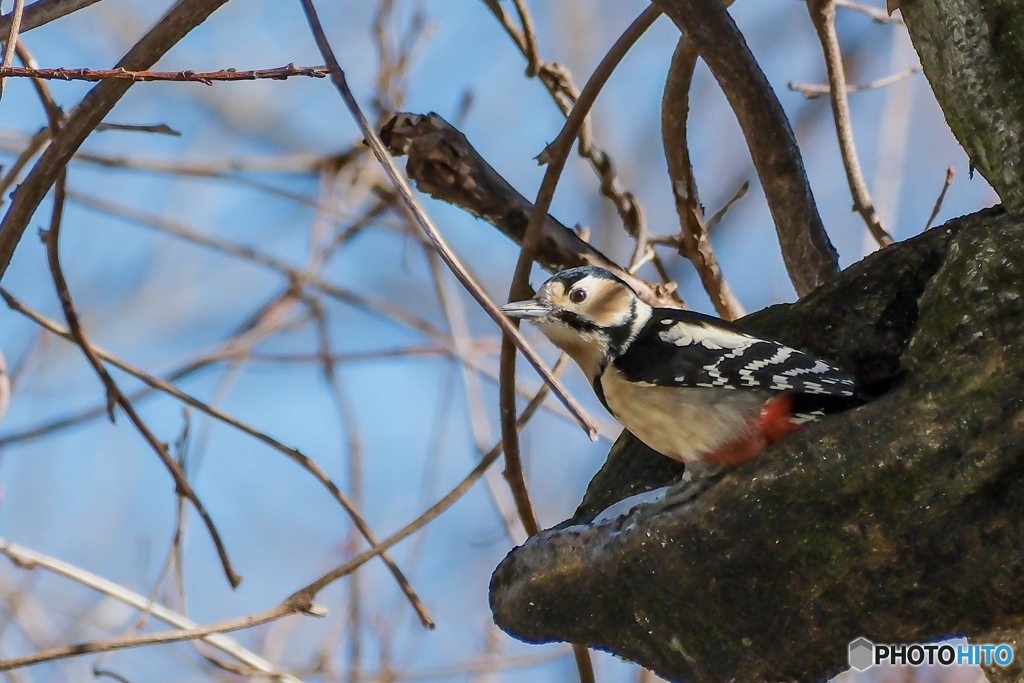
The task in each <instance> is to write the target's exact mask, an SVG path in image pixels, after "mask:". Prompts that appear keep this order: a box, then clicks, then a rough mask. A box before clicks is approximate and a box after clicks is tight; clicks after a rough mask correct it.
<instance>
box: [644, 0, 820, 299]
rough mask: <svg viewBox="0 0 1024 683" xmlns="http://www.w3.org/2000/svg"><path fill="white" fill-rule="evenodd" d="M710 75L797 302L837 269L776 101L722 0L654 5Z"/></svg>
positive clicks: (657, 1) (680, 0) (660, 0)
mask: <svg viewBox="0 0 1024 683" xmlns="http://www.w3.org/2000/svg"><path fill="white" fill-rule="evenodd" d="M655 4H656V5H657V6H658V7H661V9H662V10H663V11H664V12H665V14H667V15H668V16H669V17H671V18H672V21H674V22H675V24H676V26H678V27H679V28H680V30H682V32H683V33H684V35H686V36H687V37H688V38H689V39H690V40H691V41H692V42H693V45H694V47H695V48H696V49H697V51H698V52H699V53H700V56H701V57H702V58H703V59H704V61H705V62H706V63H707V65H708V67H709V68H710V69H711V73H712V74H713V75H714V77H715V79H716V80H717V81H718V83H719V85H720V86H721V88H722V91H723V92H724V93H725V96H726V98H727V99H728V100H729V104H730V105H731V106H732V108H733V111H734V112H735V114H736V118H737V120H738V121H739V124H740V127H741V128H742V129H743V135H744V137H745V138H746V140H747V147H748V148H749V149H750V154H751V157H752V159H753V162H754V167H755V168H756V169H757V174H758V176H759V177H760V179H761V185H762V186H763V187H764V191H765V195H766V197H767V199H768V208H769V209H770V210H771V213H772V218H773V219H774V221H775V229H776V231H777V232H778V235H779V244H780V246H781V247H782V258H783V261H784V262H785V264H786V270H787V271H788V272H789V277H790V280H792V282H793V287H794V288H795V289H796V292H797V294H798V295H800V296H801V297H802V296H805V295H807V294H808V293H810V292H811V291H812V290H813V289H814V288H815V287H817V286H818V285H820V284H821V283H822V282H824V281H825V280H827V279H828V278H829V277H831V276H832V275H833V274H835V272H836V270H837V269H838V259H837V255H836V251H835V249H834V248H833V247H832V243H831V242H829V239H828V235H826V234H825V228H824V226H823V225H822V223H821V217H820V216H819V215H818V209H817V207H816V206H815V203H814V195H813V194H812V193H811V188H810V185H809V184H808V182H807V174H806V173H805V172H804V166H803V160H802V158H801V156H800V150H799V148H798V147H797V145H796V139H795V138H794V137H793V131H792V129H791V128H790V126H789V122H788V121H787V120H786V115H785V113H784V112H783V111H782V106H781V105H780V104H779V100H778V98H776V97H775V93H774V92H773V91H772V88H771V85H769V83H768V80H767V79H766V78H765V76H764V73H762V72H761V69H760V67H759V66H758V65H757V62H756V61H755V60H754V56H753V55H752V54H751V53H750V49H749V48H748V47H747V44H746V41H744V39H743V35H742V34H741V33H740V31H739V29H738V28H737V27H736V24H735V22H733V20H732V17H730V16H729V12H728V11H727V10H726V8H725V6H724V5H723V4H722V3H721V2H720V0H655Z"/></svg>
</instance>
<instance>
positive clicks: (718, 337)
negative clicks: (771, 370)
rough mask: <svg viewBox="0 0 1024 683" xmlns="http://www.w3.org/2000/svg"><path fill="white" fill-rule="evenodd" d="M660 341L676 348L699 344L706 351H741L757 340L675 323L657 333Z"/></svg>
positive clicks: (720, 330) (665, 322) (717, 329)
mask: <svg viewBox="0 0 1024 683" xmlns="http://www.w3.org/2000/svg"><path fill="white" fill-rule="evenodd" d="M661 322H662V323H663V324H666V325H667V324H669V323H671V322H672V321H671V320H662V321H661ZM658 336H659V337H660V338H661V340H662V341H664V342H668V343H670V344H675V345H676V346H690V345H691V344H700V345H701V346H703V347H705V348H708V349H734V350H736V351H742V350H743V349H746V348H747V347H748V346H750V345H751V344H753V343H755V342H757V341H758V340H757V339H755V338H754V337H751V336H750V335H746V334H739V333H737V332H732V331H730V330H723V329H721V328H715V327H711V326H710V325H690V324H687V323H683V322H677V323H676V324H675V325H672V327H670V328H668V329H667V330H663V331H661V332H659V333H658Z"/></svg>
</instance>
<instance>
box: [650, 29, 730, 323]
mask: <svg viewBox="0 0 1024 683" xmlns="http://www.w3.org/2000/svg"><path fill="white" fill-rule="evenodd" d="M699 57H700V55H699V54H698V52H697V49H696V48H695V47H694V46H693V43H691V42H690V41H689V40H688V39H687V37H686V36H683V37H681V38H680V39H679V43H677V44H676V49H675V52H674V53H672V63H671V64H670V65H669V68H668V78H667V79H666V80H665V94H664V96H663V97H662V100H661V137H662V141H663V143H664V148H665V160H666V161H667V162H668V177H669V180H670V181H671V182H672V196H673V197H674V198H675V204H676V213H677V214H678V215H679V226H680V230H681V241H680V243H679V252H680V253H681V254H682V255H683V256H685V257H686V258H688V259H690V261H691V262H692V263H693V267H694V268H695V269H696V270H697V275H698V276H699V277H700V281H701V284H703V285H704V291H706V292H707V293H708V296H709V297H711V302H712V303H713V304H714V305H715V310H716V311H717V312H718V315H720V316H722V317H723V318H725V319H726V320H735V319H736V318H739V317H740V316H742V315H743V305H742V304H740V302H739V300H738V299H737V298H736V295H735V294H733V292H732V288H731V287H729V283H728V282H726V281H725V276H724V275H722V269H721V267H720V266H719V265H718V258H717V257H716V256H715V252H714V250H713V249H712V248H711V236H710V235H709V234H708V231H707V226H706V225H705V223H704V219H703V215H704V209H703V208H702V207H701V204H700V197H699V195H698V193H697V180H696V178H694V175H693V164H692V163H691V162H690V146H689V143H688V142H687V140H686V130H687V126H686V121H687V118H688V117H689V115H690V86H691V85H692V83H693V70H694V68H695V67H696V66H697V59H698V58H699Z"/></svg>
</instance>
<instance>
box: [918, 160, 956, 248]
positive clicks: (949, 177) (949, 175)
mask: <svg viewBox="0 0 1024 683" xmlns="http://www.w3.org/2000/svg"><path fill="white" fill-rule="evenodd" d="M955 175H956V172H955V171H954V170H953V167H952V166H950V167H949V168H947V169H946V181H945V182H944V183H942V190H940V191H939V196H938V197H937V198H936V199H935V206H933V207H932V212H931V213H930V214H929V215H928V222H927V223H925V226H924V231H922V232H925V231H927V230H928V229H929V228H931V227H932V224H933V223H934V222H935V217H936V216H938V215H939V210H940V209H942V200H944V199H945V198H946V190H948V189H949V186H950V185H952V184H953V176H955Z"/></svg>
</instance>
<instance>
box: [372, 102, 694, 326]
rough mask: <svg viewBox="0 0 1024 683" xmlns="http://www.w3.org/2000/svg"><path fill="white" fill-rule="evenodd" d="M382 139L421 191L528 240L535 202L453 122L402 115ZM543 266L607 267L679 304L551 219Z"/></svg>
mask: <svg viewBox="0 0 1024 683" xmlns="http://www.w3.org/2000/svg"><path fill="white" fill-rule="evenodd" d="M381 138H382V139H383V140H384V144H385V145H387V147H388V150H389V151H390V152H391V154H392V155H394V156H403V155H404V156H408V157H409V160H408V162H407V164H406V167H405V170H406V173H407V174H408V175H409V177H410V178H412V179H413V180H414V181H415V182H416V187H417V188H418V189H419V190H420V191H421V192H424V193H426V194H429V195H430V196H431V197H434V198H435V199H440V200H441V201H444V202H448V203H449V204H453V205H455V206H458V207H460V208H462V209H465V210H466V211H468V212H470V213H471V214H473V215H474V216H476V217H478V218H482V219H483V220H485V221H487V222H488V223H490V224H491V225H493V226H494V227H496V228H498V230H500V231H501V232H503V233H504V234H505V235H506V236H508V237H509V238H511V239H512V240H514V241H515V242H520V243H521V242H522V239H523V234H524V232H525V230H526V223H527V221H528V220H529V217H530V211H531V210H532V209H533V203H532V202H531V201H530V200H528V199H527V198H526V197H524V196H523V195H521V194H519V192H518V191H516V189H515V188H513V187H512V186H511V185H510V184H509V183H508V181H507V180H505V179H504V178H503V177H501V175H499V174H498V172H497V171H495V170H494V168H493V167H492V166H491V165H490V164H488V163H487V161H485V160H484V159H483V157H481V156H480V154H479V153H478V152H477V151H476V149H475V148H474V147H473V146H472V145H471V144H470V143H469V140H467V139H466V136H465V135H463V134H462V133H461V132H460V131H459V130H457V129H456V128H455V127H454V126H452V125H451V124H450V123H448V122H447V121H445V120H444V119H443V118H441V117H440V116H438V115H437V114H434V113H430V114H427V115H421V114H408V113H402V114H398V115H396V116H395V117H394V118H393V119H391V121H389V122H388V123H387V124H386V125H385V126H384V128H383V130H381ZM537 263H539V264H540V265H541V266H543V267H544V268H545V269H547V270H549V271H551V272H557V271H559V270H562V269H564V268H572V267H573V266H584V265H591V266H600V267H602V268H607V269H608V270H611V271H612V272H614V273H615V274H616V275H617V276H619V277H620V278H622V279H623V280H625V281H626V282H628V283H629V284H630V286H632V287H633V288H634V289H636V290H637V292H639V293H640V295H641V296H642V297H643V298H644V300H645V301H647V302H648V303H651V304H653V305H657V306H675V305H678V304H677V303H675V301H674V299H673V297H672V296H671V294H670V293H669V292H668V291H667V290H666V289H665V288H664V287H660V286H656V285H651V284H649V283H647V282H646V281H644V280H641V279H640V278H638V277H636V276H635V275H632V274H630V273H629V272H628V271H626V270H625V269H623V268H622V267H620V266H619V265H618V264H616V263H614V262H613V261H611V260H610V259H608V257H607V256H605V255H604V254H603V253H601V252H600V251H598V250H597V249H595V248H594V247H592V246H591V245H590V244H588V243H587V242H584V241H583V240H582V239H580V237H579V235H577V234H576V233H575V232H573V231H572V230H570V229H569V228H567V227H566V226H565V225H563V224H562V223H560V222H559V221H558V220H556V219H555V218H554V217H552V216H551V215H548V217H547V220H546V221H545V223H544V225H543V227H542V228H541V239H540V244H539V245H538V248H537Z"/></svg>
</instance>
